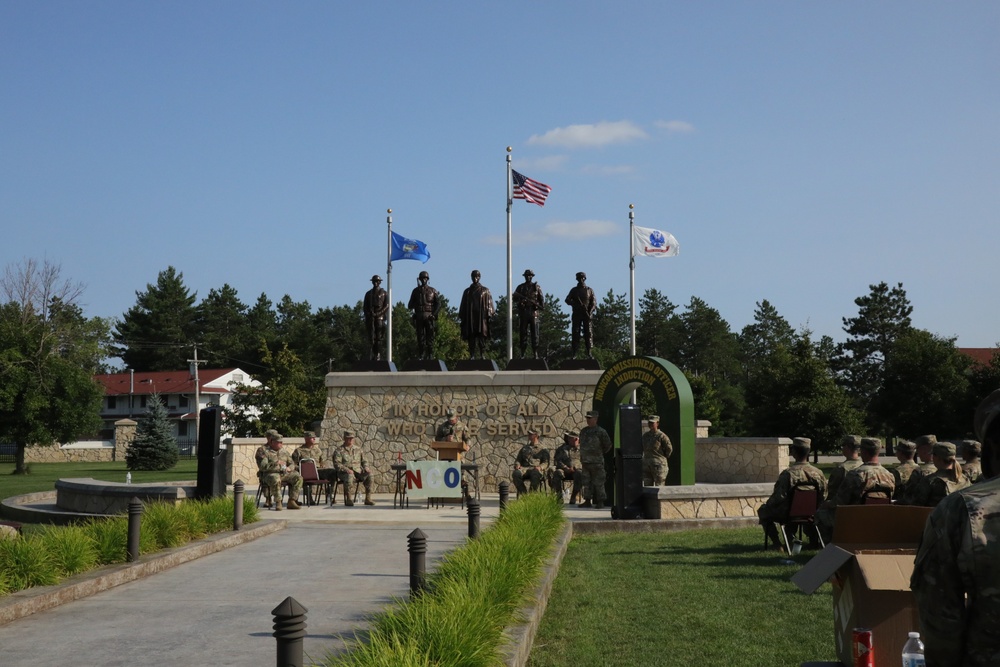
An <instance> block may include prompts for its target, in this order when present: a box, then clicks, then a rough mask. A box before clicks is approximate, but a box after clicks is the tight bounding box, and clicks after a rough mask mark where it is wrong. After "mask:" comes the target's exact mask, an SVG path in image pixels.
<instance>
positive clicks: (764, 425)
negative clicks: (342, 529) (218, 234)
mask: <svg viewBox="0 0 1000 667" xmlns="http://www.w3.org/2000/svg"><path fill="white" fill-rule="evenodd" d="M81 292H82V288H81V287H80V286H79V285H75V284H73V283H71V282H69V281H65V280H62V279H61V277H60V274H59V267H58V266H53V265H50V264H48V263H47V262H46V263H43V264H39V263H37V262H35V261H33V260H26V261H25V262H22V263H21V264H18V265H16V266H13V267H8V268H7V270H6V271H5V273H4V275H3V277H2V279H0V295H2V297H3V303H2V304H0V345H2V351H0V440H3V441H7V442H15V443H19V452H20V451H21V448H22V447H23V445H22V444H21V443H32V444H36V443H37V444H49V443H51V442H55V441H63V442H66V441H71V440H73V439H76V438H79V437H83V436H86V435H88V434H91V433H93V432H95V431H96V429H97V428H98V426H99V417H98V415H99V412H100V401H101V398H102V395H103V393H102V390H101V388H100V386H99V385H97V383H96V382H94V381H93V379H92V377H93V375H94V374H95V373H99V372H114V370H115V367H117V366H118V365H117V364H116V363H112V362H114V361H115V360H116V359H120V360H121V363H122V364H123V365H124V366H125V367H126V368H131V369H133V370H136V371H140V372H145V371H166V370H177V369H181V368H185V367H186V366H187V365H188V361H187V360H188V359H189V358H190V356H189V355H190V354H191V351H192V347H193V346H195V345H196V346H197V348H198V352H199V357H200V358H202V359H204V360H206V362H207V364H209V365H211V366H214V367H220V368H222V367H234V366H238V367H240V368H242V369H243V370H245V371H246V372H248V373H249V374H251V375H252V376H253V377H254V378H255V379H257V380H259V381H260V382H261V383H263V387H262V388H259V389H256V390H253V391H248V392H247V393H246V394H242V395H239V396H238V397H237V400H236V405H235V406H234V408H233V409H232V411H231V412H230V413H229V414H227V419H229V420H230V423H229V425H230V426H231V427H232V429H233V432H234V433H236V434H237V435H260V434H261V433H262V432H263V430H264V429H268V428H277V429H278V430H279V431H281V432H283V433H289V434H297V433H301V431H303V430H305V429H307V428H309V425H310V424H311V423H312V422H313V421H315V420H316V419H318V418H319V417H320V416H321V415H322V414H323V408H324V405H325V400H326V392H325V387H324V383H323V378H324V376H325V374H326V373H328V372H331V371H346V370H349V369H350V368H351V367H352V366H353V365H354V363H355V362H357V361H358V360H362V359H365V358H367V351H368V341H367V337H366V333H365V328H364V319H363V314H362V303H361V301H360V300H359V301H358V302H357V303H355V304H353V305H342V306H334V307H320V308H313V307H312V306H311V305H310V304H309V303H308V302H307V301H295V300H293V299H292V297H291V296H289V295H285V296H283V297H282V298H281V299H280V300H279V301H277V302H276V303H275V302H273V301H271V299H270V298H268V296H267V295H266V294H263V293H262V294H261V295H260V296H258V297H257V299H256V300H255V301H254V302H253V303H252V304H248V303H244V302H243V301H242V300H241V299H240V297H239V295H238V293H237V291H236V289H234V288H233V287H232V286H231V285H228V284H225V285H223V286H222V287H220V288H213V289H211V290H209V292H208V294H207V296H205V297H204V298H203V299H202V300H201V301H199V300H198V298H197V295H196V294H195V293H193V292H191V290H190V289H189V288H188V287H187V286H186V285H185V283H184V277H183V274H182V273H180V272H178V271H177V270H176V269H175V268H174V267H172V266H171V267H168V268H167V269H165V270H163V271H161V272H160V273H159V274H158V276H157V279H156V282H155V283H150V284H147V285H146V288H145V289H144V290H141V291H137V292H136V302H135V305H133V306H132V307H131V308H129V309H128V310H127V311H126V312H125V313H123V314H122V316H121V317H120V318H117V319H115V320H113V321H111V320H107V319H104V318H87V317H85V316H84V315H83V313H82V311H81V310H80V308H79V307H78V306H77V305H76V303H75V302H76V298H77V297H78V296H79V295H80V293H81ZM442 300H443V305H442V308H441V312H440V315H439V319H438V326H437V336H436V339H435V341H436V342H435V350H436V354H437V356H438V357H439V358H440V359H442V360H444V361H445V363H446V364H454V362H455V361H457V360H459V359H463V358H466V357H467V355H468V348H467V346H466V345H465V343H464V342H463V341H462V340H461V336H460V333H459V324H458V314H457V310H456V309H455V308H454V307H453V306H452V305H451V304H450V303H449V302H448V300H447V298H445V297H442ZM855 304H856V305H857V307H858V309H857V312H856V313H855V314H853V315H852V316H850V317H844V318H842V319H843V329H844V332H845V335H846V338H845V340H844V341H843V342H840V343H835V342H834V341H833V340H832V339H831V338H830V337H829V336H823V337H821V338H819V339H818V340H815V339H814V337H813V335H812V332H811V331H809V330H808V329H806V328H802V329H799V330H796V329H795V328H794V327H792V326H791V325H790V324H789V323H788V321H787V320H786V319H785V318H784V317H782V316H781V315H780V313H778V311H777V309H776V308H775V307H774V306H773V305H772V304H771V303H770V302H768V301H767V300H762V301H760V302H758V303H757V304H756V310H755V312H754V319H753V322H752V323H751V324H748V325H747V326H745V327H743V329H742V330H741V331H733V330H732V329H731V327H730V326H729V324H728V323H727V322H726V321H725V320H724V319H723V318H722V316H721V315H720V313H719V311H718V310H716V309H715V308H712V307H711V306H710V305H709V304H708V303H706V302H705V301H704V300H702V299H700V298H698V297H692V298H691V300H690V301H689V302H688V303H687V304H686V305H684V306H683V307H678V306H677V305H676V304H674V303H673V302H672V301H671V300H670V299H669V297H668V296H666V295H665V294H663V293H662V292H660V291H659V290H657V289H655V288H651V289H647V290H646V291H645V292H644V293H643V294H642V295H641V297H640V298H639V300H638V310H639V312H638V313H637V314H636V352H637V354H639V355H649V356H658V357H662V358H664V359H667V360H668V361H671V362H673V363H674V364H676V365H677V366H678V367H679V368H680V369H681V370H682V371H683V372H684V373H685V375H686V376H687V378H688V380H689V382H690V383H691V387H692V391H693V393H694V398H695V406H696V407H695V410H696V417H697V418H698V419H705V420H708V421H711V422H712V433H713V435H720V436H744V435H754V436H764V437H773V436H795V435H806V436H809V437H811V438H813V442H814V444H815V446H816V448H817V449H819V450H821V451H822V450H832V449H834V448H835V447H836V443H837V442H838V441H839V439H840V438H841V436H843V435H844V434H845V433H866V434H871V435H877V436H882V437H888V436H901V437H914V436H916V435H919V434H922V433H935V434H938V435H939V437H942V438H948V437H954V438H958V437H964V436H966V435H967V434H968V433H969V430H970V424H971V417H972V414H973V411H974V409H975V406H976V405H977V403H978V401H979V399H980V398H981V397H982V396H984V395H985V394H986V393H988V392H989V391H991V390H992V389H994V388H996V387H998V386H1000V354H997V353H994V355H993V359H992V361H991V363H989V364H986V365H976V364H974V363H973V361H972V360H971V359H970V358H969V357H967V356H966V355H964V354H962V353H960V352H959V351H958V349H957V347H956V345H955V339H954V338H947V337H941V336H938V335H936V334H934V333H932V332H929V331H925V330H921V329H917V328H915V327H914V326H913V325H912V322H911V319H910V316H911V314H912V312H913V307H912V305H911V304H910V302H909V299H908V298H907V296H906V291H905V290H904V289H903V285H902V284H897V285H895V286H890V285H888V284H886V283H884V282H882V283H878V284H875V285H871V286H870V291H869V293H868V294H865V295H862V296H860V297H858V298H857V299H855ZM392 308H393V332H392V337H393V348H394V349H393V359H394V360H395V361H396V362H397V364H400V363H404V362H405V361H406V360H409V359H414V358H416V357H417V356H418V354H417V344H416V331H415V329H414V327H413V324H412V322H411V320H410V314H409V311H408V310H407V309H406V307H405V305H404V302H402V301H399V302H397V303H395V304H393V306H392ZM497 311H498V314H497V316H496V317H495V319H494V320H493V326H492V331H493V339H492V340H491V341H490V349H489V354H490V356H491V357H492V358H493V359H495V360H496V361H497V363H498V365H499V366H500V367H501V368H504V367H505V366H506V363H507V362H506V350H507V341H506V330H507V321H506V312H507V304H506V297H505V296H501V297H500V299H499V302H498V304H497ZM569 324H570V317H569V314H568V313H566V312H564V311H563V307H562V301H561V299H559V298H557V297H556V296H554V295H552V294H545V309H544V310H543V312H542V315H541V326H540V339H541V342H540V347H539V352H540V354H541V355H542V356H543V357H544V358H545V359H546V360H547V361H548V364H549V367H550V368H558V366H559V364H560V363H561V362H562V361H564V360H567V359H569V358H570V357H571V356H572V354H571V347H570V332H569ZM515 330H516V327H515ZM593 332H594V349H593V353H594V356H595V358H596V359H597V360H598V361H599V362H600V364H601V366H602V367H604V368H607V367H608V366H609V365H610V364H612V363H614V362H615V361H617V360H618V359H620V358H622V357H625V356H628V354H629V344H630V340H629V338H630V336H629V307H628V300H627V298H626V296H625V295H624V294H615V293H614V291H613V290H609V291H608V292H607V294H605V295H604V296H603V298H602V299H601V301H600V303H599V305H598V307H597V310H596V312H595V313H594V319H593ZM515 335H516V333H515ZM515 348H516V346H515ZM639 401H640V403H642V404H643V406H644V407H648V408H651V407H652V400H651V396H649V395H648V394H646V393H645V392H640V395H639ZM19 460H20V461H21V462H22V465H21V466H19V467H23V457H21V458H19Z"/></svg>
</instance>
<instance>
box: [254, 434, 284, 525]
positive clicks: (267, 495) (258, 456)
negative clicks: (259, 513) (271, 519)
mask: <svg viewBox="0 0 1000 667" xmlns="http://www.w3.org/2000/svg"><path fill="white" fill-rule="evenodd" d="M278 437H281V434H280V433H278V431H277V430H275V429H273V428H271V429H268V430H267V431H265V432H264V439H265V440H266V442H265V443H264V444H263V445H261V446H260V447H258V448H257V451H256V452H254V454H253V460H254V463H256V464H257V483H258V484H263V481H262V479H263V473H262V472H261V471H260V462H261V460H262V459H263V458H264V456H265V455H266V453H267V449H268V447H270V446H271V440H272V439H274V438H278ZM264 507H265V508H268V509H270V507H271V492H270V491H269V490H268V489H267V487H265V488H264Z"/></svg>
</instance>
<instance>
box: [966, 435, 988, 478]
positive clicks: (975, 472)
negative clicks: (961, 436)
mask: <svg viewBox="0 0 1000 667" xmlns="http://www.w3.org/2000/svg"><path fill="white" fill-rule="evenodd" d="M961 451H962V461H963V462H962V474H963V475H965V477H966V479H968V480H969V484H975V483H976V482H978V481H979V480H980V479H981V478H982V475H983V464H982V463H981V462H980V461H979V457H980V456H981V455H982V452H983V446H982V445H981V444H979V441H978V440H963V441H962V444H961Z"/></svg>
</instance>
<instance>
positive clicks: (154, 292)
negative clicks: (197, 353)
mask: <svg viewBox="0 0 1000 667" xmlns="http://www.w3.org/2000/svg"><path fill="white" fill-rule="evenodd" d="M135 296H136V304H135V305H134V306H132V307H131V308H129V310H128V312H126V313H125V314H124V315H123V316H122V319H121V320H120V321H119V322H118V324H117V325H116V326H115V331H114V333H113V336H114V340H115V344H116V346H117V347H116V350H115V353H116V354H117V355H118V356H119V357H121V359H122V361H124V362H125V365H126V366H128V367H129V368H133V369H135V370H137V371H173V370H177V369H178V368H185V367H186V366H187V355H188V353H189V352H190V350H191V343H193V342H195V341H196V340H197V339H198V330H197V325H198V310H197V309H196V308H195V305H194V303H195V296H196V295H195V294H192V293H191V292H190V291H189V290H188V288H187V286H186V285H185V284H184V274H183V273H179V272H178V271H177V270H176V269H175V268H174V267H172V266H169V267H167V269H166V270H165V271H161V272H160V274H159V275H158V276H157V278H156V285H148V284H147V285H146V291H145V292H136V293H135Z"/></svg>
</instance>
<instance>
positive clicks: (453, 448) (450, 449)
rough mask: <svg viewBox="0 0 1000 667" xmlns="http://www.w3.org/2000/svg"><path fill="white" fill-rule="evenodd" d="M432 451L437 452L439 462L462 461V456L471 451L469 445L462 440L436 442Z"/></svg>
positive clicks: (432, 445)
mask: <svg viewBox="0 0 1000 667" xmlns="http://www.w3.org/2000/svg"><path fill="white" fill-rule="evenodd" d="M431 449H433V450H434V451H435V452H437V454H438V460H439V461H461V460H462V454H464V453H465V452H467V451H469V444H468V443H466V442H462V441H461V440H435V441H434V442H432V443H431Z"/></svg>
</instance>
